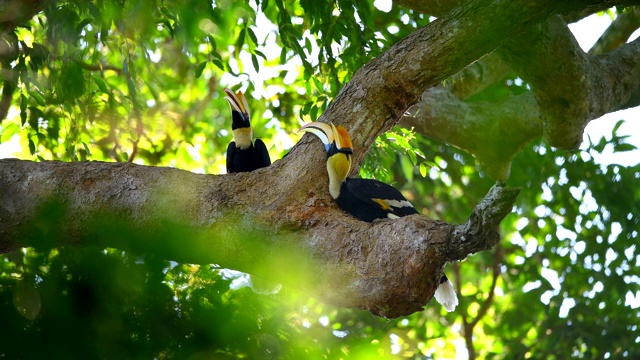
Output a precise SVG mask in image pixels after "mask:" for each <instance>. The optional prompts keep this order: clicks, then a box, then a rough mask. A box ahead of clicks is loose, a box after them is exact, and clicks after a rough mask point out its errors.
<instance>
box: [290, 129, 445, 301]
mask: <svg viewBox="0 0 640 360" xmlns="http://www.w3.org/2000/svg"><path fill="white" fill-rule="evenodd" d="M300 131H307V132H310V133H312V134H315V135H316V136H317V137H319V138H320V140H322V142H323V143H324V146H325V149H326V150H327V172H328V173H329V193H330V194H331V197H333V198H334V199H335V200H336V202H337V203H338V205H339V206H340V207H341V208H342V209H343V210H344V211H346V212H348V213H349V214H351V215H353V216H355V217H357V218H358V219H360V220H362V221H367V222H373V221H374V220H376V219H386V218H392V219H393V218H398V217H401V216H407V215H411V214H417V213H418V211H417V210H416V209H415V208H414V207H413V205H411V203H410V202H409V201H408V200H407V199H406V198H405V197H404V196H402V194H401V193H400V191H398V190H397V189H396V188H394V187H393V186H390V185H387V184H385V183H382V182H380V181H378V180H373V179H357V178H348V177H347V174H348V173H349V170H350V169H351V154H353V148H352V145H351V138H350V137H349V133H347V130H346V129H345V128H344V127H342V126H340V125H338V126H335V125H333V123H332V124H331V125H328V124H325V123H320V122H312V123H309V124H306V125H304V126H303V127H302V128H300ZM435 298H436V300H437V301H438V302H439V303H440V304H442V305H443V306H444V308H445V309H446V310H447V311H453V310H454V309H455V308H456V306H457V305H458V297H457V296H456V293H455V291H454V290H453V286H452V285H451V282H450V281H449V279H447V276H446V275H442V278H441V279H440V286H438V289H437V290H436V293H435Z"/></svg>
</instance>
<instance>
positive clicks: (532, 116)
mask: <svg viewBox="0 0 640 360" xmlns="http://www.w3.org/2000/svg"><path fill="white" fill-rule="evenodd" d="M414 109H415V111H414V113H415V114H414V115H413V116H406V117H404V118H403V119H402V121H401V122H400V125H402V126H405V127H413V128H414V129H415V130H416V131H417V132H419V133H421V134H423V135H425V136H427V137H430V138H433V139H436V140H438V141H443V142H446V143H448V144H451V145H454V146H456V147H458V148H460V149H463V150H465V151H467V152H469V153H471V154H473V155H474V156H475V157H476V158H477V159H478V161H479V162H480V163H481V164H482V165H483V167H484V168H485V170H486V171H487V174H488V175H489V176H490V177H491V178H493V179H498V180H506V179H507V178H508V176H509V171H510V168H511V161H512V160H513V158H514V157H515V156H516V155H517V154H518V153H519V152H520V151H521V150H522V148H523V147H524V146H525V145H526V144H527V143H528V142H529V141H531V140H533V139H535V138H537V137H539V136H540V135H541V134H542V123H541V122H540V113H539V108H538V104H537V103H536V101H535V99H534V98H533V95H532V94H530V93H526V94H523V95H519V96H514V97H511V98H509V99H507V100H505V101H502V102H498V103H492V102H473V103H467V102H464V101H461V100H459V99H458V98H456V97H455V96H453V95H452V94H451V93H450V92H449V91H447V90H445V89H443V88H440V87H438V88H432V89H429V90H427V91H425V92H424V94H423V95H422V101H421V102H420V103H419V104H418V105H416V106H415V108H414Z"/></svg>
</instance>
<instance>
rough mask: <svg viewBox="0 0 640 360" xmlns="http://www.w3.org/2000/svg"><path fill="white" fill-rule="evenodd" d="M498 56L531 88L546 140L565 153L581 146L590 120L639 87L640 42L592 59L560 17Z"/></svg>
mask: <svg viewBox="0 0 640 360" xmlns="http://www.w3.org/2000/svg"><path fill="white" fill-rule="evenodd" d="M523 43H526V44H529V46H526V47H523V46H522V44H523ZM500 53H501V54H502V55H503V58H504V59H505V60H506V61H507V62H508V63H509V64H510V65H511V67H512V68H513V69H514V70H515V71H516V72H517V73H518V74H519V75H520V76H521V77H522V78H523V79H524V80H526V81H527V82H528V83H529V84H531V86H532V88H533V90H534V93H535V95H536V100H537V102H538V104H539V106H540V109H541V114H542V121H543V134H544V137H545V140H546V141H547V142H548V143H549V144H550V145H552V146H556V147H559V148H563V149H575V148H576V147H577V146H578V145H580V143H581V142H582V133H583V131H584V128H585V127H586V125H587V124H588V123H589V121H591V120H593V119H595V118H598V117H600V116H602V115H604V114H606V113H608V112H611V111H615V110H619V109H621V108H622V107H623V105H624V104H626V103H628V101H629V99H630V98H631V95H632V94H633V92H634V91H635V90H636V89H638V88H639V87H640V40H636V41H634V42H632V43H630V44H627V45H625V46H622V47H621V48H619V49H617V50H615V51H612V52H610V53H608V54H605V55H602V56H597V57H593V58H592V57H589V56H588V55H587V54H585V53H584V52H583V51H582V49H581V48H580V46H579V45H578V43H577V41H576V40H575V38H574V37H573V35H572V34H571V32H570V31H569V28H568V27H567V24H566V23H565V22H564V20H562V18H560V17H559V16H554V17H552V18H551V19H550V20H549V21H547V22H545V23H544V24H543V25H540V26H538V27H535V28H534V29H532V30H531V31H529V32H528V33H526V34H525V35H523V36H521V37H519V38H517V40H515V41H512V42H510V43H509V44H508V45H506V46H504V47H502V48H501V49H500Z"/></svg>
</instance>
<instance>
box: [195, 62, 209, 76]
mask: <svg viewBox="0 0 640 360" xmlns="http://www.w3.org/2000/svg"><path fill="white" fill-rule="evenodd" d="M205 66H207V62H206V61H203V62H201V63H200V64H199V65H198V67H197V68H196V79H199V78H200V76H202V72H203V71H204V68H205Z"/></svg>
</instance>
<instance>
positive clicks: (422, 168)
mask: <svg viewBox="0 0 640 360" xmlns="http://www.w3.org/2000/svg"><path fill="white" fill-rule="evenodd" d="M420 175H422V177H427V165H426V164H425V163H420Z"/></svg>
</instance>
